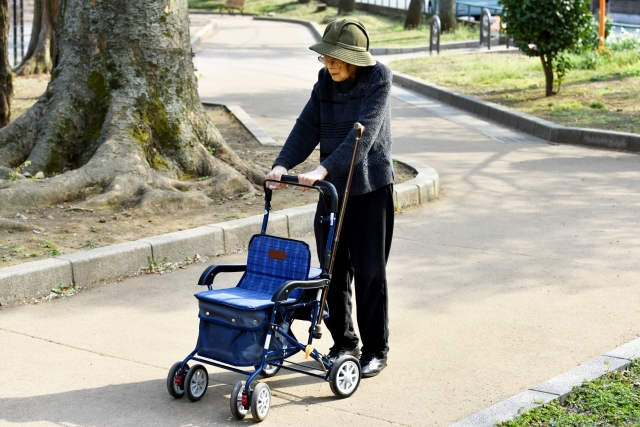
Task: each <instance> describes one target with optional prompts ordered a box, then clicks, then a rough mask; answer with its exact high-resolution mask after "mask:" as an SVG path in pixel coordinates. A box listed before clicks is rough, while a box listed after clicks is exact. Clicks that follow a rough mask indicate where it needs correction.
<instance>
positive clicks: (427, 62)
mask: <svg viewBox="0 0 640 427" xmlns="http://www.w3.org/2000/svg"><path fill="white" fill-rule="evenodd" d="M570 59H571V61H572V63H573V64H574V69H572V70H570V71H569V72H568V73H567V75H566V76H565V79H564V82H563V84H562V87H561V90H560V92H559V93H558V94H557V95H555V96H552V97H546V96H545V79H544V74H543V72H542V66H541V64H540V60H539V59H538V58H530V57H527V56H524V55H522V54H520V53H519V51H517V50H516V49H513V51H512V53H484V54H477V55H457V56H452V55H449V56H434V57H425V58H420V59H411V60H406V61H396V62H392V63H391V64H390V66H391V67H392V68H393V69H394V70H397V71H400V72H403V73H407V74H410V75H413V76H415V77H418V78H421V79H423V80H426V81H428V82H430V83H435V84H437V85H440V86H444V87H447V88H450V89H453V90H456V91H459V92H462V93H465V94H467V95H472V96H476V97H479V98H482V99H485V100H487V101H491V102H494V103H497V104H501V105H505V106H507V107H510V108H514V109H516V110H519V111H522V112H525V113H528V114H532V115H534V116H537V117H541V118H544V119H547V120H550V121H553V122H556V123H559V124H562V125H565V126H577V127H588V128H597V129H606V130H617V131H624V132H638V129H640V103H638V102H637V100H638V99H639V98H640V51H638V50H633V51H612V52H609V53H607V54H606V55H599V54H595V53H587V54H584V55H580V56H578V55H573V56H571V57H570Z"/></svg>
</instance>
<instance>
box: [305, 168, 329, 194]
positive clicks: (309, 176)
mask: <svg viewBox="0 0 640 427" xmlns="http://www.w3.org/2000/svg"><path fill="white" fill-rule="evenodd" d="M328 174H329V172H328V171H327V170H326V169H325V168H324V166H322V165H320V166H318V167H317V168H315V169H314V170H312V171H311V172H307V173H303V174H302V175H298V183H300V184H303V185H313V184H315V182H316V181H318V180H321V179H324V178H325V177H326V176H327V175H328ZM302 191H303V192H304V191H309V188H305V187H302Z"/></svg>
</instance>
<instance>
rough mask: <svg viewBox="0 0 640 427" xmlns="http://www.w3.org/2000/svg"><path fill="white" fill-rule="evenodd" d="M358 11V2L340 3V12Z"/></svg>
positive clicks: (343, 1) (354, 0)
mask: <svg viewBox="0 0 640 427" xmlns="http://www.w3.org/2000/svg"><path fill="white" fill-rule="evenodd" d="M354 10H356V0H339V2H338V12H339V13H345V12H347V13H348V12H353V11H354Z"/></svg>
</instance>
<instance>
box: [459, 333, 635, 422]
mask: <svg viewBox="0 0 640 427" xmlns="http://www.w3.org/2000/svg"><path fill="white" fill-rule="evenodd" d="M638 357H640V338H638V339H635V340H634V341H631V342H629V343H627V344H623V345H621V346H620V347H617V348H615V349H613V350H611V351H609V352H607V353H605V354H603V355H602V356H599V357H596V358H594V359H591V360H589V361H587V362H585V363H583V364H582V365H580V366H577V367H575V368H573V369H570V370H568V371H567V372H565V373H563V374H561V375H558V376H556V377H553V378H551V379H549V380H547V381H545V382H543V383H541V384H538V385H536V386H534V387H531V388H530V389H528V390H525V391H523V392H522V393H519V394H517V395H515V396H512V397H510V398H508V399H506V400H503V401H502V402H499V403H496V404H495V405H493V406H490V407H489V408H487V409H484V410H482V411H480V412H477V413H475V414H473V415H471V416H470V417H467V418H465V419H463V420H460V421H458V422H456V423H455V424H452V425H451V427H492V426H494V425H495V424H496V423H498V422H501V421H507V420H510V419H514V418H517V417H518V416H520V415H521V414H522V413H523V412H525V411H528V410H529V409H533V408H539V407H541V406H543V405H545V404H547V403H549V402H552V401H554V400H556V399H559V400H560V402H561V403H562V402H564V400H565V399H566V397H567V396H568V395H569V394H571V392H572V391H573V388H574V387H577V386H580V385H582V383H583V382H584V381H586V380H594V379H597V378H600V377H602V376H603V375H605V374H606V373H607V372H610V371H621V370H624V369H626V368H628V367H629V365H630V364H631V362H632V361H633V360H634V359H636V358H638Z"/></svg>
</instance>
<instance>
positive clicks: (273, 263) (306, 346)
mask: <svg viewBox="0 0 640 427" xmlns="http://www.w3.org/2000/svg"><path fill="white" fill-rule="evenodd" d="M354 128H355V129H356V144H355V148H354V152H353V158H352V162H351V168H350V170H349V175H348V178H347V186H346V190H345V195H344V202H343V204H342V207H341V212H340V215H338V218H337V221H336V215H337V211H338V194H337V192H336V189H335V187H334V186H333V185H332V184H331V183H329V182H327V181H316V182H315V183H314V185H313V186H310V187H309V186H306V185H302V184H299V183H298V178H297V177H295V176H288V175H284V176H282V178H281V182H284V183H287V184H291V185H295V186H300V187H307V188H313V189H315V190H317V191H320V192H322V193H323V194H326V195H330V196H331V207H330V213H329V215H328V216H327V217H323V218H322V219H321V220H322V221H323V222H324V221H326V222H328V223H329V234H328V238H327V242H326V247H325V251H324V254H323V257H322V260H321V266H320V268H314V267H311V266H310V262H311V251H310V249H309V245H308V244H307V243H306V242H302V241H299V240H293V239H287V238H282V237H275V236H269V235H267V234H266V231H267V225H268V222H269V211H270V210H271V196H272V190H270V189H269V188H268V187H267V185H266V184H267V182H268V181H269V180H267V181H265V183H264V184H263V187H264V193H265V214H264V219H263V222H262V230H261V232H260V234H256V235H254V236H253V237H252V238H251V241H250V242H249V248H248V257H247V264H246V265H245V264H219V265H212V266H210V267H208V268H207V269H206V270H205V271H204V272H203V273H202V275H201V276H200V280H199V282H198V285H206V286H207V288H208V290H206V291H203V292H199V293H197V294H195V297H196V298H197V299H198V305H199V315H198V317H199V318H200V329H199V334H198V343H197V345H196V348H195V350H193V351H192V352H191V354H189V355H188V356H187V357H186V358H185V359H184V360H183V361H180V362H176V363H175V364H174V365H173V366H172V367H171V369H170V370H169V375H168V377H167V389H168V391H169V394H170V395H171V396H173V397H175V398H176V399H179V398H181V397H183V396H184V395H185V394H186V395H187V397H188V398H189V400H191V401H193V402H196V401H198V400H200V399H202V397H203V396H204V394H205V393H206V391H207V386H208V384H209V376H208V373H207V370H206V368H205V367H204V366H203V365H201V364H196V365H193V366H191V367H190V366H189V362H190V361H196V362H201V363H204V364H207V365H212V366H216V367H219V368H223V369H227V370H230V371H233V372H237V373H240V374H244V375H248V378H247V380H246V381H238V382H237V383H236V385H235V386H234V387H233V390H232V392H231V399H230V407H231V413H232V414H233V416H234V417H235V418H236V419H238V420H242V419H243V418H244V417H245V415H246V414H247V412H248V411H249V410H251V415H252V416H253V419H254V420H255V421H258V422H260V421H263V420H264V419H265V418H266V417H267V414H268V413H269V407H270V403H271V391H270V389H269V386H268V385H267V384H266V383H254V381H255V380H256V378H257V377H258V376H259V375H260V376H262V377H263V378H269V377H272V376H274V375H276V374H277V373H278V371H279V370H280V369H288V370H291V371H295V372H300V373H303V374H306V375H310V376H313V377H316V378H320V379H322V380H325V381H329V385H330V387H331V391H332V392H333V393H334V394H335V395H336V396H337V397H339V398H345V397H349V396H351V395H352V394H353V393H355V391H356V390H357V388H358V385H359V384H360V377H361V369H360V362H359V361H358V359H356V358H355V357H353V356H350V355H345V356H342V357H339V358H338V359H337V360H335V361H333V360H329V359H328V358H327V357H326V356H325V355H322V354H320V353H319V352H318V351H317V350H316V349H315V348H314V347H313V339H314V338H316V339H318V338H320V337H321V335H322V334H321V333H320V324H321V322H322V316H323V313H324V310H323V309H322V308H324V307H325V303H326V294H327V290H328V287H329V281H330V279H331V271H332V269H333V260H334V257H335V253H336V252H335V251H336V248H337V245H338V241H339V236H340V229H341V227H342V218H343V217H344V212H345V208H346V203H347V198H348V195H349V187H350V184H351V178H352V175H353V167H354V164H355V157H356V151H357V149H358V144H359V142H360V138H361V136H362V131H363V130H364V127H363V126H362V125H360V124H359V123H356V124H355V126H354ZM336 222H337V224H336ZM226 272H244V274H243V276H242V278H241V279H240V282H239V283H238V285H237V286H236V287H235V288H226V289H213V288H212V284H213V280H214V279H215V277H216V275H218V274H219V273H226ZM294 319H302V320H308V321H310V322H311V326H310V327H309V336H308V339H307V341H306V343H303V342H300V341H298V340H297V339H296V337H295V336H294V335H293V332H292V331H291V329H290V327H291V323H292V322H293V320H294ZM300 351H303V352H304V353H305V358H309V357H311V358H312V359H313V360H315V361H316V362H318V367H314V366H309V365H307V364H300V363H294V362H292V361H290V360H287V359H289V358H290V357H291V356H293V355H295V354H297V353H298V352H300ZM242 368H245V369H242ZM246 368H251V370H247V369H246ZM252 385H253V388H252Z"/></svg>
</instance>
